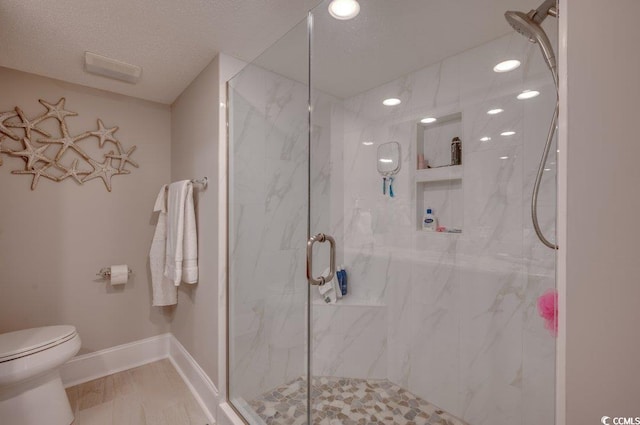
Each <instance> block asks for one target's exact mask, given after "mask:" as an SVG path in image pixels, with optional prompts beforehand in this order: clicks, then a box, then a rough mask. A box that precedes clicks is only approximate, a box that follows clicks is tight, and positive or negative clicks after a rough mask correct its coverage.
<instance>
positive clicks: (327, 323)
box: [312, 305, 387, 379]
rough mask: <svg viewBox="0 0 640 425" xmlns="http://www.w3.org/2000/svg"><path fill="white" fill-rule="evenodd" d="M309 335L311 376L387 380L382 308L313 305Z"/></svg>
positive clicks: (385, 331)
mask: <svg viewBox="0 0 640 425" xmlns="http://www.w3.org/2000/svg"><path fill="white" fill-rule="evenodd" d="M312 335H313V362H312V371H313V374H314V375H318V376H337V377H348V378H364V377H367V378H370V379H382V378H385V377H386V375H387V371H386V366H387V327H386V308H385V307H370V306H362V307H360V306H346V305H342V306H341V305H317V306H316V305H314V306H313V322H312Z"/></svg>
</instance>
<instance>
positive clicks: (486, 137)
mask: <svg viewBox="0 0 640 425" xmlns="http://www.w3.org/2000/svg"><path fill="white" fill-rule="evenodd" d="M489 140H491V137H489V136H484V137H482V138H481V139H480V141H481V142H488V141H489Z"/></svg>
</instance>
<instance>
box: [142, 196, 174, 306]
mask: <svg viewBox="0 0 640 425" xmlns="http://www.w3.org/2000/svg"><path fill="white" fill-rule="evenodd" d="M166 204H167V185H164V186H162V188H161V189H160V193H158V197H157V198H156V204H155V206H154V207H153V211H157V212H159V214H158V224H156V231H155V233H154V234H153V241H152V242H151V249H150V250H149V265H150V267H151V288H152V290H153V305H155V306H162V305H173V304H177V303H178V288H176V286H175V285H174V284H173V282H172V281H171V280H169V279H167V278H166V277H165V276H164V262H165V251H166V248H167V206H166Z"/></svg>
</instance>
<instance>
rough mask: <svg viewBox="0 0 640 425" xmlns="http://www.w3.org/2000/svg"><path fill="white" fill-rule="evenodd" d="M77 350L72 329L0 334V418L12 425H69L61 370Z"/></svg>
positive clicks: (67, 403)
mask: <svg viewBox="0 0 640 425" xmlns="http://www.w3.org/2000/svg"><path fill="white" fill-rule="evenodd" d="M78 350H80V336H79V335H78V333H77V332H76V328H75V327H74V326H45V327H41V328H32V329H24V330H21V331H16V332H9V333H5V334H1V335H0V418H2V419H1V421H2V423H3V424H4V423H6V424H12V425H42V424H47V425H69V424H71V423H72V422H73V419H74V418H73V412H72V411H71V406H70V405H69V400H68V399H67V394H66V393H65V391H64V387H63V386H62V381H61V380H60V367H61V366H62V365H63V364H64V363H66V362H67V361H68V360H70V359H71V358H72V357H73V356H75V355H76V354H77V353H78Z"/></svg>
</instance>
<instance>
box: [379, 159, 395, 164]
mask: <svg viewBox="0 0 640 425" xmlns="http://www.w3.org/2000/svg"><path fill="white" fill-rule="evenodd" d="M378 161H380V162H384V163H389V162H393V159H389V158H380V159H379V160H378Z"/></svg>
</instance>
